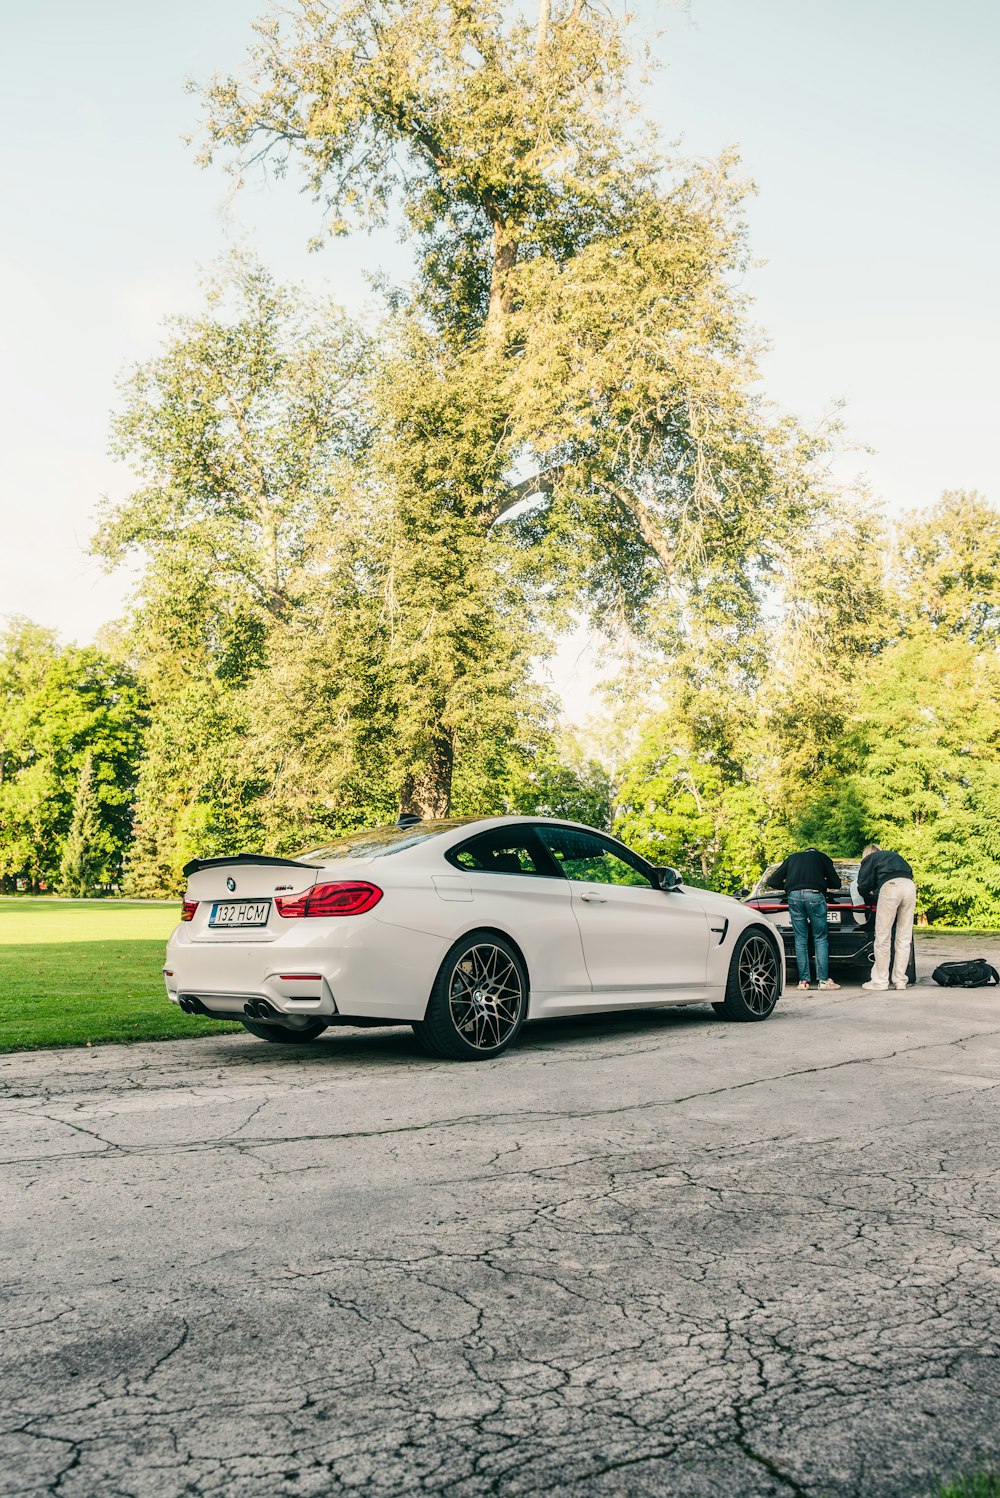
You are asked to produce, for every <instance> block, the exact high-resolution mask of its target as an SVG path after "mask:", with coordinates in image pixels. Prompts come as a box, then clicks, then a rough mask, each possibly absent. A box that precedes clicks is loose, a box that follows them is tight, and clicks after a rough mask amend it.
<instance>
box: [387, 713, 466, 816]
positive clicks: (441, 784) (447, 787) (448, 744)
mask: <svg viewBox="0 0 1000 1498" xmlns="http://www.w3.org/2000/svg"><path fill="white" fill-rule="evenodd" d="M454 763H455V746H454V744H453V742H452V738H451V734H449V733H445V732H444V730H442V731H441V732H439V734H438V736H437V737H436V738H435V740H434V741H433V743H432V744H431V747H430V751H429V753H428V755H427V758H426V759H425V761H424V763H423V764H422V765H421V766H420V767H419V769H416V770H411V771H410V772H409V773H408V774H407V776H406V777H405V779H404V781H403V785H402V788H401V790H400V793H399V814H400V816H403V815H404V814H409V815H410V816H416V817H419V818H420V819H421V821H425V822H426V821H436V820H437V819H438V818H440V817H446V816H447V815H448V812H449V810H450V809H451V776H452V770H453V768H454Z"/></svg>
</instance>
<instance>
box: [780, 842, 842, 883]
mask: <svg viewBox="0 0 1000 1498" xmlns="http://www.w3.org/2000/svg"><path fill="white" fill-rule="evenodd" d="M771 884H772V885H774V887H775V888H778V886H781V887H782V888H783V889H784V891H785V894H786V895H790V894H791V892H792V890H793V889H818V890H819V892H820V894H823V892H824V891H825V890H828V889H840V887H841V886H840V875H839V874H838V873H837V870H836V869H835V868H834V866H833V860H832V859H831V858H829V857H828V856H827V854H826V853H818V852H817V851H816V849H815V848H806V849H805V851H804V852H802V853H792V854H790V855H789V856H788V858H786V859H785V861H784V863H783V864H782V865H781V866H780V867H779V868H777V869H775V871H774V873H773V874H772V875H771Z"/></svg>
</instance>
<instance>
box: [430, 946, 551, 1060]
mask: <svg viewBox="0 0 1000 1498" xmlns="http://www.w3.org/2000/svg"><path fill="white" fill-rule="evenodd" d="M528 992H529V990H528V974H527V971H526V969H525V966H524V962H523V960H522V958H521V954H520V953H519V952H518V950H517V948H516V947H514V946H513V945H512V944H511V943H510V942H509V941H507V940H506V938H505V937H503V936H499V935H498V934H497V933H496V932H495V931H470V932H469V934H468V935H467V936H463V937H462V938H461V940H460V941H457V942H456V943H455V945H454V946H453V947H452V949H451V951H450V952H449V953H448V955H447V956H446V957H445V959H444V962H442V964H441V967H440V970H439V972H438V975H437V977H436V978H435V980H434V987H433V988H432V989H431V996H430V998H429V999H428V1001H427V1012H426V1014H425V1015H424V1018H423V1019H422V1020H417V1021H416V1022H415V1023H414V1026H413V1032H414V1034H415V1035H416V1037H417V1040H418V1041H419V1042H420V1044H421V1046H422V1047H423V1049H424V1050H425V1051H426V1052H427V1053H428V1055H430V1056H438V1057H443V1058H445V1059H446V1060H449V1061H488V1060H490V1059H492V1058H493V1057H494V1056H500V1055H502V1054H503V1052H504V1051H506V1050H507V1049H508V1048H509V1047H510V1046H512V1045H513V1044H514V1042H515V1040H516V1039H517V1037H518V1035H519V1034H520V1033H521V1026H522V1025H523V1024H524V1021H525V1018H526V1017H527V1013H528Z"/></svg>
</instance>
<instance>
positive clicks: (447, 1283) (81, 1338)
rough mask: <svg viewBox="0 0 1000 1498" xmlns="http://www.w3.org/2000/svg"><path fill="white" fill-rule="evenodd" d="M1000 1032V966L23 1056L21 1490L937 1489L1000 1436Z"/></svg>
mask: <svg viewBox="0 0 1000 1498" xmlns="http://www.w3.org/2000/svg"><path fill="white" fill-rule="evenodd" d="M982 945H983V944H982V942H980V946H982ZM987 945H988V944H987ZM995 960H996V959H995V958H994V961H995ZM923 966H924V967H925V969H926V968H927V967H928V966H929V965H928V964H927V963H926V962H924V963H923ZM998 1060H1000V998H998V996H997V993H996V991H995V990H994V991H993V992H989V991H976V992H962V991H958V990H952V991H945V990H939V989H936V988H933V987H929V986H927V985H926V984H922V985H921V986H919V987H918V988H917V989H914V990H911V991H910V992H908V993H907V994H905V995H896V994H892V993H890V994H881V995H878V994H875V995H869V994H861V993H860V991H858V990H845V991H844V992H842V993H841V994H839V995H826V994H824V995H818V994H815V993H813V994H808V995H798V994H792V995H790V996H788V997H787V998H786V999H785V1000H784V1001H783V1002H782V1004H781V1005H780V1007H779V1009H778V1011H777V1012H776V1014H775V1016H774V1018H773V1019H772V1020H771V1021H769V1022H768V1023H767V1024H763V1025H752V1026H740V1025H726V1024H723V1023H722V1022H720V1021H718V1020H717V1019H716V1018H715V1016H714V1015H713V1014H712V1012H711V1011H710V1010H695V1009H691V1010H684V1011H678V1010H674V1011H661V1012H659V1013H650V1014H641V1015H631V1016H624V1017H618V1018H614V1019H609V1018H607V1017H601V1018H599V1019H598V1018H593V1019H589V1020H587V1021H584V1022H574V1021H570V1022H563V1023H561V1024H544V1025H537V1026H533V1027H530V1028H529V1030H527V1031H526V1032H525V1035H524V1039H523V1042H522V1044H521V1045H520V1046H519V1047H518V1048H517V1049H516V1050H515V1051H513V1052H511V1053H510V1054H509V1055H508V1056H506V1057H504V1058H503V1059H501V1060H499V1061H497V1062H494V1063H490V1064H486V1065H479V1066H462V1065H455V1064H448V1063H443V1062H432V1061H429V1060H427V1059H425V1058H424V1057H422V1056H421V1055H420V1053H419V1052H418V1051H417V1049H416V1046H415V1043H414V1041H413V1039H412V1036H411V1035H410V1032H409V1031H406V1030H384V1031H378V1030H373V1031H360V1030H340V1031H336V1030H334V1031H330V1032H328V1034H327V1035H326V1036H324V1037H323V1038H322V1039H321V1040H320V1041H319V1042H317V1043H316V1044H315V1045H313V1046H311V1047H309V1048H307V1049H306V1050H304V1051H301V1052H299V1051H297V1050H291V1051H288V1052H286V1051H284V1050H280V1049H279V1048H278V1047H269V1046H267V1045H265V1044H263V1043H261V1042H259V1041H257V1040H254V1039H252V1038H251V1037H249V1036H246V1037H243V1036H238V1037H237V1036H213V1037H211V1038H209V1039H205V1040H198V1041H177V1042H170V1043H164V1044H158V1045H137V1046H130V1047H113V1046H109V1047H102V1048H95V1049H93V1050H86V1051H81V1050H72V1051H61V1052H43V1053H35V1054H22V1055H15V1056H9V1057H5V1058H3V1059H2V1061H0V1084H2V1085H0V1098H2V1101H0V1109H2V1115H3V1118H2V1169H0V1179H2V1183H3V1186H2V1189H3V1200H2V1204H0V1211H2V1219H0V1223H2V1234H3V1243H4V1248H3V1257H2V1264H0V1274H2V1294H3V1306H4V1314H3V1319H2V1327H0V1394H2V1398H0V1494H3V1495H15V1494H16V1495H27V1494H31V1495H34V1494H58V1495H60V1498H146V1495H149V1498H153V1495H155V1498H174V1495H177V1498H180V1495H182V1494H183V1495H204V1498H209V1495H216V1494H218V1495H225V1498H264V1495H267V1498H293V1495H294V1498H300V1495H318V1494H323V1495H327V1494H329V1495H337V1494H346V1493H351V1494H362V1495H373V1498H381V1495H393V1498H396V1495H404V1494H411V1493H412V1494H449V1495H454V1498H472V1495H480V1494H503V1495H508V1494H509V1495H521V1494H537V1493H542V1492H544V1493H546V1494H550V1495H566V1498H568V1495H583V1494H587V1495H588V1498H589V1495H605V1494H656V1495H663V1494H669V1495H682V1498H687V1495H691V1498H695V1495H713V1498H716V1495H726V1498H729V1495H732V1498H756V1495H765V1494H775V1495H787V1494H792V1495H795V1494H799V1495H809V1498H868V1495H899V1498H911V1495H916V1494H923V1493H926V1492H927V1491H928V1490H929V1489H930V1488H931V1486H932V1484H933V1482H934V1480H935V1479H937V1478H938V1477H941V1476H945V1475H949V1474H951V1473H954V1472H956V1471H962V1470H968V1468H969V1467H970V1466H971V1465H974V1464H975V1463H976V1461H984V1462H985V1461H989V1460H992V1461H994V1462H996V1461H1000V1354H998V1346H997V1327H998V1310H997V1307H998V1299H1000V1239H998V1225H1000V1152H998V1145H997V1141H998V1137H1000V1131H998V1127H997V1125H998V1111H997V1103H998V1081H1000V1075H998Z"/></svg>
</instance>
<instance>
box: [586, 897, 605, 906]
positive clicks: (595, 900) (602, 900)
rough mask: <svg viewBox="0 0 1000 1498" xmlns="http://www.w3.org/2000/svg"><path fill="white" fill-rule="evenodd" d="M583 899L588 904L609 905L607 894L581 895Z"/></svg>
mask: <svg viewBox="0 0 1000 1498" xmlns="http://www.w3.org/2000/svg"><path fill="white" fill-rule="evenodd" d="M580 899H581V900H586V902H587V904H588V905H607V903H608V897H607V895H581V896H580Z"/></svg>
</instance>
